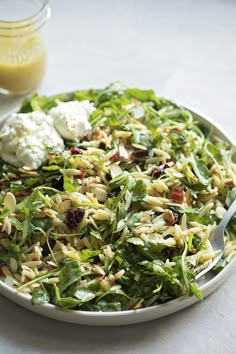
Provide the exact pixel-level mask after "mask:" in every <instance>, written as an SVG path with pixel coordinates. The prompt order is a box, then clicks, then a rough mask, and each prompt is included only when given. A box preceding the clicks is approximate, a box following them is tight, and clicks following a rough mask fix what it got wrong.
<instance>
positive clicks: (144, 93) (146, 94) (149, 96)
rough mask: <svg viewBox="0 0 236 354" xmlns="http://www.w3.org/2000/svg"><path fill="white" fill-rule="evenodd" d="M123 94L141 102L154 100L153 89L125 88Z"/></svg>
mask: <svg viewBox="0 0 236 354" xmlns="http://www.w3.org/2000/svg"><path fill="white" fill-rule="evenodd" d="M125 94H126V95H128V96H130V97H132V98H135V99H136V100H139V101H141V102H147V101H155V93H154V91H153V90H140V89H137V88H127V89H125Z"/></svg>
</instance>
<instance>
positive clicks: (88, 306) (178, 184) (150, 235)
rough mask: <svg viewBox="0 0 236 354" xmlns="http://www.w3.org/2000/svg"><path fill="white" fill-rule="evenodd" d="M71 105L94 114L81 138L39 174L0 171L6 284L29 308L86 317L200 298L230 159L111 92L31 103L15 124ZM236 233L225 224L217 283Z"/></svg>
mask: <svg viewBox="0 0 236 354" xmlns="http://www.w3.org/2000/svg"><path fill="white" fill-rule="evenodd" d="M71 101H78V102H81V103H83V102H84V101H88V102H89V103H91V104H93V107H94V108H93V110H92V112H91V113H90V114H89V117H88V124H89V125H90V128H89V129H88V131H87V132H86V135H84V136H82V137H80V138H78V139H76V140H75V139H72V140H70V139H63V141H64V148H63V150H62V151H61V150H60V151H59V150H57V149H56V148H55V149H52V148H51V147H50V144H48V146H45V149H46V150H47V159H46V161H45V162H43V163H42V164H41V165H40V167H39V168H37V169H32V168H30V167H29V166H25V165H24V166H14V165H13V164H11V163H9V161H6V159H4V158H3V159H2V160H0V190H1V194H0V269H1V274H2V279H3V281H4V282H5V283H6V284H7V285H9V286H11V287H13V288H16V289H17V290H18V291H19V292H22V293H26V294H30V295H31V299H32V300H31V301H32V304H45V303H51V304H54V305H56V306H60V307H63V308H67V309H75V310H83V311H122V310H136V309H139V308H144V307H148V306H153V305H157V304H162V303H165V302H167V301H170V300H172V299H175V298H178V297H180V296H183V295H189V296H192V295H194V296H197V297H200V298H201V297H202V296H203V294H202V292H201V290H200V289H199V288H198V285H197V283H196V282H195V277H196V274H197V273H198V272H200V271H201V270H202V269H204V268H205V267H207V266H208V265H209V262H211V261H212V259H214V257H215V256H216V254H217V252H213V250H212V248H211V243H210V237H211V235H212V233H213V231H214V229H215V228H216V226H217V224H218V223H219V222H220V220H221V219H222V217H223V215H224V213H225V212H226V210H227V208H228V207H229V206H230V204H231V203H232V202H233V201H234V199H235V197H236V188H235V186H236V177H235V172H236V165H235V164H234V163H233V162H232V161H231V155H232V149H231V147H230V146H229V145H228V144H227V143H226V142H224V141H222V140H221V139H220V138H219V137H217V136H216V135H214V134H213V133H212V132H211V131H209V130H208V129H206V128H205V127H203V126H201V125H200V123H199V122H198V121H197V120H195V119H194V117H193V116H192V114H191V113H190V112H189V111H188V110H187V109H185V108H183V107H180V106H178V105H176V104H175V103H173V102H171V101H170V100H167V99H163V98H161V97H158V96H156V95H155V93H154V91H153V90H140V89H137V88H124V87H121V86H119V85H115V84H111V85H110V86H108V87H107V88H105V89H89V90H84V91H76V92H73V93H71V94H62V95H58V96H54V97H45V96H38V95H37V94H35V95H33V96H32V97H30V98H27V99H25V100H24V101H23V103H22V107H21V109H20V113H22V114H23V115H21V117H23V118H24V117H27V116H28V115H29V114H30V112H43V113H44V114H45V115H47V116H48V115H50V112H51V110H52V109H53V108H55V107H57V106H58V104H59V103H60V102H65V103H69V102H71ZM58 107H59V106H58ZM65 107H66V106H65ZM23 118H22V119H23ZM74 118H75V119H76V117H74ZM0 144H1V131H0ZM46 150H45V151H46ZM235 231H236V222H235V219H234V218H233V219H232V220H231V222H230V224H229V226H228V227H227V229H226V232H225V242H226V249H225V255H224V257H223V259H222V260H221V261H220V262H219V263H218V264H217V266H216V267H215V269H214V271H215V272H219V271H220V270H221V269H222V268H223V267H224V266H225V265H226V264H227V263H228V262H229V261H230V260H231V259H232V257H233V256H234V255H235V254H236V239H235Z"/></svg>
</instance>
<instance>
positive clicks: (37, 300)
mask: <svg viewBox="0 0 236 354" xmlns="http://www.w3.org/2000/svg"><path fill="white" fill-rule="evenodd" d="M31 295H32V298H31V303H32V305H41V304H47V303H48V302H49V300H50V297H49V294H48V292H47V290H46V288H45V286H44V285H43V284H42V285H41V286H40V287H39V288H36V289H34V290H32V293H31Z"/></svg>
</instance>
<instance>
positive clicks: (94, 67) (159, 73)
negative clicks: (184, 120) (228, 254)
mask: <svg viewBox="0 0 236 354" xmlns="http://www.w3.org/2000/svg"><path fill="white" fill-rule="evenodd" d="M51 6H52V18H51V20H50V23H49V27H48V30H49V31H48V37H49V65H48V71H47V75H46V77H45V79H44V81H43V83H42V85H41V87H40V88H39V90H38V91H39V92H40V93H45V94H51V93H59V92H62V91H67V90H68V91H70V90H74V89H78V88H87V87H91V86H96V87H102V86H105V85H107V84H108V83H109V82H112V81H115V80H120V81H122V82H124V83H126V84H127V85H130V86H137V87H144V88H154V89H155V90H156V92H157V93H158V94H161V95H167V96H169V97H173V98H175V99H178V100H180V101H181V102H184V103H186V104H188V105H192V106H193V107H195V108H197V109H199V110H200V111H202V112H204V113H206V114H208V115H209V116H210V117H212V118H213V119H214V120H215V121H217V122H218V123H220V124H221V126H222V127H224V129H225V130H226V131H227V132H228V133H229V134H230V135H231V136H232V137H234V134H235V133H234V132H235V128H236V120H235V118H236V1H235V0H173V1H171V0H167V1H164V0H162V1H161V0H156V1H155V0H142V1H141V0H136V1H133V0H97V1H96V0H87V1H82V0H78V1H75V0H68V1H65V0H63V1H59V0H57V1H56V0H52V1H51ZM0 17H1V14H0ZM18 102H19V99H17V98H11V97H3V96H0V113H1V114H2V113H4V112H6V111H7V110H9V109H11V108H12V107H14V106H15V105H17V103H18ZM235 292H236V272H235V273H234V274H232V275H231V277H230V278H229V279H228V280H227V281H226V282H225V283H224V284H223V285H222V286H221V288H220V289H219V290H217V291H216V292H215V293H214V294H212V295H211V296H210V297H208V298H207V299H205V300H204V301H203V302H202V303H199V304H197V305H195V306H192V307H191V308H188V309H186V310H184V311H182V312H179V313H177V314H175V315H171V316H169V317H166V318H163V319H160V320H156V321H152V322H149V323H145V324H140V325H135V326H127V327H120V328H118V327H113V328H112V327H109V328H95V327H83V326H78V325H70V324H66V323H62V322H56V321H54V320H50V319H47V318H43V317H41V316H39V315H36V314H34V313H30V312H29V311H27V310H25V309H23V308H20V307H19V306H17V305H15V304H13V303H11V302H9V301H8V300H7V299H5V298H3V297H1V296H0V354H5V353H6V354H8V353H14V354H18V353H22V354H26V353H32V354H33V353H55V354H56V353H57V354H64V353H65V354H67V353H68V354H70V353H82V354H87V353H98V354H108V353H109V354H118V353H119V354H120V353H127V354H128V353H129V354H131V353H135V354H144V353H145V354H146V353H147V354H151V353H160V354H169V353H170V354H179V353H181V354H183V353H187V354H188V353H190V354H191V353H203V354H204V353H208V354H211V353H214V354H218V353H219V354H221V353H225V354H228V353H232V354H235V353H236V335H235V333H236V329H235V324H236V296H235Z"/></svg>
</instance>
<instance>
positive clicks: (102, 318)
mask: <svg viewBox="0 0 236 354" xmlns="http://www.w3.org/2000/svg"><path fill="white" fill-rule="evenodd" d="M182 106H184V107H185V108H187V109H188V110H189V111H190V112H191V113H192V114H193V116H194V118H195V119H197V120H199V121H200V122H201V123H202V124H203V125H205V126H207V127H211V128H213V129H214V133H215V134H217V135H218V136H220V137H221V138H222V139H224V140H225V141H227V142H228V143H229V144H230V145H234V142H233V140H232V139H231V138H230V137H228V135H227V134H226V133H225V132H224V131H223V130H222V129H221V128H220V127H218V126H217V125H216V124H215V123H213V122H212V121H211V120H210V119H209V118H207V117H206V116H204V115H203V114H201V113H199V112H197V111H195V110H193V109H192V108H189V107H187V106H185V105H182ZM7 116H9V113H8V114H7V115H5V116H4V117H2V118H0V122H1V121H4V119H6V118H7ZM235 264H236V257H235V258H234V259H233V260H231V262H230V263H229V264H227V266H226V267H225V268H224V269H223V270H222V271H221V272H220V273H219V274H217V275H213V274H207V276H206V277H205V278H204V279H203V280H201V281H200V282H199V286H200V288H201V290H202V291H203V293H204V297H206V296H208V295H209V294H210V293H212V292H213V291H214V290H215V289H216V288H217V287H218V286H220V285H221V284H222V283H223V281H224V280H225V279H226V278H227V277H228V276H229V275H230V273H231V272H232V271H233V269H235V268H234V267H235ZM0 293H1V294H2V295H4V296H6V297H7V298H8V299H10V300H12V301H14V302H15V303H17V304H19V305H21V306H23V307H25V308H27V309H28V310H30V311H34V312H37V313H39V314H41V315H44V316H47V317H51V318H54V319H57V320H60V321H65V322H72V323H78V324H84V325H93V326H118V325H127V324H134V323H140V322H145V321H150V320H153V319H156V318H159V317H163V316H167V315H169V314H171V313H174V312H176V311H179V310H182V309H183V308H185V307H188V306H190V305H192V304H194V303H195V302H197V301H199V299H198V298H196V297H195V296H192V297H188V296H183V297H180V298H178V299H175V300H172V301H169V302H167V303H165V304H161V305H156V306H152V307H148V308H144V309H139V310H129V311H122V312H87V311H75V310H65V309H61V308H59V307H56V306H54V305H50V304H45V305H31V298H30V296H29V295H25V294H21V293H19V292H17V290H15V289H13V288H11V287H9V286H7V285H6V284H5V283H4V282H3V281H1V280H0Z"/></svg>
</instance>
